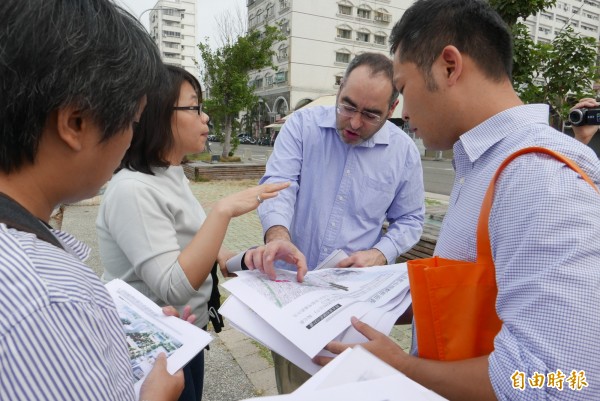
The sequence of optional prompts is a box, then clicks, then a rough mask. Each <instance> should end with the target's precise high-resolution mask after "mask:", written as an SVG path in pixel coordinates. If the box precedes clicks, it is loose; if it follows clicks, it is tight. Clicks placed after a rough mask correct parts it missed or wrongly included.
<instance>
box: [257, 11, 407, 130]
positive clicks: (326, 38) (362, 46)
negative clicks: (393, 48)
mask: <svg viewBox="0 0 600 401" xmlns="http://www.w3.org/2000/svg"><path fill="white" fill-rule="evenodd" d="M410 4H412V1H411V0H354V1H350V0H247V7H248V28H249V29H260V27H261V26H264V25H265V24H269V25H279V26H280V27H281V31H282V32H283V33H284V34H285V35H286V39H285V40H283V41H281V42H279V43H276V44H275V45H274V48H273V49H274V50H275V52H276V56H275V60H274V61H275V64H276V65H277V67H278V69H277V71H274V70H272V69H270V68H266V69H262V70H260V71H254V72H252V73H251V74H250V79H251V83H252V84H253V85H254V87H255V93H256V95H257V96H258V97H259V99H260V102H261V104H262V105H263V107H264V108H265V112H264V113H263V114H262V116H263V117H265V119H264V121H263V123H266V124H268V123H269V122H273V121H275V120H277V119H279V118H280V117H283V116H285V115H286V114H288V113H289V112H290V111H292V110H295V109H296V108H298V107H300V106H302V105H304V104H306V103H308V102H310V101H312V100H314V99H316V98H318V97H320V96H323V95H329V94H332V93H336V92H337V90H338V88H339V84H340V80H341V78H342V76H343V73H344V70H345V69H346V66H347V65H348V63H349V62H350V60H351V59H352V58H353V57H354V56H356V55H358V54H360V53H362V52H381V53H383V54H386V55H389V44H388V38H389V35H390V32H391V30H392V27H393V25H394V23H395V22H396V21H397V20H398V19H400V17H401V16H402V14H403V13H404V11H405V10H406V8H407V7H408V6H410Z"/></svg>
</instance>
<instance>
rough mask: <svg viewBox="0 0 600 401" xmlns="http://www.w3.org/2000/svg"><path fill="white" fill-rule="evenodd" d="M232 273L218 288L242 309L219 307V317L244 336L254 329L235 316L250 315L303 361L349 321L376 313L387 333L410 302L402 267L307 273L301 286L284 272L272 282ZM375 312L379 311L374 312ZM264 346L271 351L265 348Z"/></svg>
mask: <svg viewBox="0 0 600 401" xmlns="http://www.w3.org/2000/svg"><path fill="white" fill-rule="evenodd" d="M237 274H238V277H237V278H234V279H231V280H228V281H227V282H225V283H224V284H223V287H224V288H225V289H227V290H228V291H229V292H230V293H231V294H232V295H233V296H235V298H237V300H239V301H240V302H241V303H242V304H244V305H245V306H246V307H247V308H245V309H244V308H239V307H237V306H236V305H234V306H235V307H233V308H228V307H226V308H223V307H222V308H221V309H220V312H221V313H222V314H223V316H225V317H227V318H229V320H230V321H231V322H232V323H234V322H237V323H238V324H236V326H237V327H238V328H239V329H240V330H242V331H244V332H246V333H248V331H251V330H253V329H255V328H254V327H252V324H251V320H248V319H247V317H248V316H246V320H247V321H246V322H245V323H242V322H241V320H243V319H241V318H239V317H238V316H237V315H238V314H246V315H248V314H249V312H248V311H249V310H250V311H252V312H253V313H255V314H256V315H258V316H260V318H261V319H262V320H263V321H265V322H267V325H268V326H271V327H272V329H273V330H275V331H276V332H277V333H279V334H280V335H281V336H283V337H284V338H285V339H286V340H287V341H288V342H291V343H292V344H294V346H295V347H297V348H298V350H299V351H301V352H302V353H304V354H306V356H307V357H308V358H313V357H314V356H315V355H317V354H318V353H319V352H320V351H321V350H322V349H323V348H324V347H325V345H327V343H329V342H330V341H331V340H333V339H335V338H336V337H338V336H339V335H341V334H342V333H343V332H344V331H346V330H347V329H348V328H349V327H350V326H351V325H350V318H351V317H352V316H356V317H358V318H362V317H363V316H365V315H367V314H368V313H375V314H377V313H380V315H378V317H377V319H376V320H377V321H379V320H383V322H384V323H385V325H386V326H389V329H390V330H391V325H390V324H389V322H390V321H391V320H394V321H395V318H397V317H399V316H400V315H401V314H402V313H403V312H404V310H405V309H406V307H407V306H408V305H410V301H408V302H407V301H405V299H406V298H407V297H409V292H408V273H407V270H406V264H404V263H401V264H395V265H388V266H377V267H369V268H332V269H321V270H316V271H312V272H309V273H308V274H307V275H306V276H305V277H304V282H302V283H298V282H297V281H296V273H295V272H291V271H287V270H279V269H276V274H277V277H276V279H275V280H274V281H272V280H270V279H269V278H268V277H267V276H266V275H265V274H263V273H261V272H260V271H257V270H253V271H241V272H238V273H237ZM403 301H404V310H400V309H399V308H398V304H400V303H402V302H403ZM238 305H239V304H238ZM230 306H231V305H230ZM377 309H379V312H373V311H374V310H377ZM232 310H233V311H232ZM388 311H393V312H392V313H394V314H395V316H394V319H391V318H384V315H385V313H384V312H388ZM392 324H393V322H392ZM388 332H389V331H388ZM252 337H254V336H252ZM259 341H261V340H259ZM261 342H263V341H261ZM265 345H266V346H267V347H269V348H271V345H270V344H268V343H267V344H265ZM283 356H285V353H283Z"/></svg>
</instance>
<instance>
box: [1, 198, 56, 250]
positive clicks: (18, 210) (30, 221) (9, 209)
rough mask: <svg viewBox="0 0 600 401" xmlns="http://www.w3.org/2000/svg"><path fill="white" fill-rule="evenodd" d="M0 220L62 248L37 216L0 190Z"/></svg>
mask: <svg viewBox="0 0 600 401" xmlns="http://www.w3.org/2000/svg"><path fill="white" fill-rule="evenodd" d="M0 222H2V223H5V224H6V225H7V226H8V227H11V228H16V229H17V230H19V231H24V232H27V233H31V234H35V236H36V237H38V238H39V239H41V240H42V241H46V242H48V243H50V244H52V245H54V246H56V247H58V248H61V249H64V247H63V246H62V244H61V243H60V242H59V241H58V239H56V237H55V236H54V235H52V233H51V232H50V231H49V230H48V228H47V227H46V226H45V225H44V223H42V222H41V221H40V220H39V219H38V218H36V217H35V216H34V215H32V214H31V213H29V211H28V210H27V209H25V208H24V207H23V206H21V205H20V204H18V203H17V202H16V201H15V200H14V199H12V198H11V197H10V196H8V195H6V194H3V193H2V192H0Z"/></svg>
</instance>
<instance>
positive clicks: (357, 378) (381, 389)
mask: <svg viewBox="0 0 600 401" xmlns="http://www.w3.org/2000/svg"><path fill="white" fill-rule="evenodd" d="M259 399H260V400H262V401H309V400H310V401H312V400H340V401H341V400H343V401H443V400H445V398H443V397H441V396H440V395H438V394H436V393H434V392H433V391H431V390H429V389H427V388H425V387H423V386H421V385H420V384H419V383H417V382H415V381H413V380H411V379H409V378H408V377H406V376H405V375H404V374H402V373H401V372H399V371H397V370H396V369H394V368H392V367H391V366H389V365H388V364H386V363H385V362H383V361H382V360H380V359H379V358H377V357H375V356H374V355H373V354H371V353H370V352H368V351H366V350H365V349H364V348H362V347H360V346H356V347H354V348H348V349H347V350H346V351H344V352H342V353H341V354H340V355H338V356H337V357H336V358H335V359H334V360H333V361H331V362H330V363H329V364H327V365H325V367H323V368H322V369H321V370H320V371H319V372H318V373H317V374H315V375H314V376H313V377H311V378H310V379H309V380H308V381H307V382H306V383H304V384H303V385H302V386H300V387H299V388H298V389H297V390H296V391H294V392H293V393H292V394H286V395H279V396H272V397H260V398H252V399H248V400H245V401H250V400H253V401H254V400H256V401H258V400H259Z"/></svg>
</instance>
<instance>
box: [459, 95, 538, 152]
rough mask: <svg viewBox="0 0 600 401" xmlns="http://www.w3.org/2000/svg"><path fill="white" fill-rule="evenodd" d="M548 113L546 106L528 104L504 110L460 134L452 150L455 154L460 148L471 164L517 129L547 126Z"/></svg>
mask: <svg viewBox="0 0 600 401" xmlns="http://www.w3.org/2000/svg"><path fill="white" fill-rule="evenodd" d="M548 113H549V106H548V105H546V104H528V105H523V106H516V107H512V108H510V109H507V110H504V111H502V112H500V113H498V114H496V115H495V116H493V117H491V118H488V119H487V120H485V121H484V122H482V123H481V124H479V125H478V126H476V127H474V128H472V129H471V130H469V131H467V132H465V133H464V134H462V135H461V136H460V140H459V141H458V142H456V143H455V144H454V150H455V152H457V151H458V149H459V148H460V147H461V146H462V148H463V149H464V152H465V153H466V154H467V156H468V158H469V160H470V161H471V163H473V162H475V161H476V160H477V159H479V158H480V157H481V155H483V154H484V153H485V152H486V151H487V150H488V149H489V148H491V147H492V146H493V145H495V144H496V143H498V142H500V141H501V140H502V139H504V138H506V137H507V136H509V135H511V133H512V132H515V131H516V130H517V128H520V127H523V126H525V125H529V124H545V125H548Z"/></svg>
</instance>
